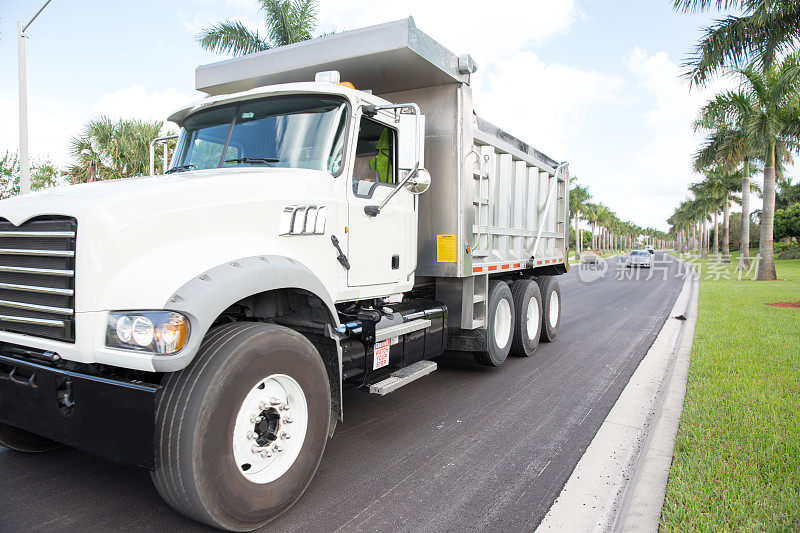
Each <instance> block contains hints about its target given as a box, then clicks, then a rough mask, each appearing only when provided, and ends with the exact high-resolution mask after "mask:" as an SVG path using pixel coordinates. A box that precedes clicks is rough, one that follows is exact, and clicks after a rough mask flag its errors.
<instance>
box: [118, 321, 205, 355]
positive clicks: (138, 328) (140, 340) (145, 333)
mask: <svg viewBox="0 0 800 533" xmlns="http://www.w3.org/2000/svg"><path fill="white" fill-rule="evenodd" d="M188 338H189V321H188V320H187V319H186V317H185V316H183V315H182V314H180V313H175V312H173V311H141V312H134V311H130V312H115V313H109V314H108V323H107V326H106V346H109V347H112V348H123V349H126V350H138V351H141V352H150V353H155V354H162V355H169V354H173V353H175V352H177V351H179V350H180V349H181V348H183V347H184V345H185V344H186V340H187V339H188Z"/></svg>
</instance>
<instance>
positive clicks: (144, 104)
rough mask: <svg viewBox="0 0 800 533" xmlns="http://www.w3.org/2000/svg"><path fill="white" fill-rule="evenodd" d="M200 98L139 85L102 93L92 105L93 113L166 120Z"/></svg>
mask: <svg viewBox="0 0 800 533" xmlns="http://www.w3.org/2000/svg"><path fill="white" fill-rule="evenodd" d="M198 99H199V96H198V95H197V94H196V93H195V94H185V93H182V92H180V91H178V90H177V89H172V88H170V89H167V90H165V91H161V92H158V91H155V92H148V91H147V90H146V89H145V88H144V87H142V86H140V85H137V86H134V87H128V88H126V89H120V90H119V91H114V92H111V93H104V94H102V95H100V99H99V100H98V101H97V103H95V104H94V105H93V106H92V113H93V114H94V115H108V116H110V117H111V118H113V119H120V118H138V119H141V120H166V119H167V117H168V116H169V115H170V114H172V112H173V111H175V110H177V109H178V108H180V107H181V106H184V105H186V104H188V103H190V102H192V101H194V100H198Z"/></svg>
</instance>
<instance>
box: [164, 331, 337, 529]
mask: <svg viewBox="0 0 800 533" xmlns="http://www.w3.org/2000/svg"><path fill="white" fill-rule="evenodd" d="M163 385H164V388H163V391H162V396H161V398H160V401H159V404H158V407H157V411H156V431H157V435H156V468H155V471H154V472H153V473H152V478H153V482H154V483H155V485H156V488H157V489H158V492H159V493H160V494H161V496H162V497H163V498H164V499H165V500H166V501H167V502H168V503H169V504H170V505H172V506H173V507H174V508H175V509H177V510H178V511H180V512H182V513H184V514H186V515H188V516H190V517H191V518H194V519H195V520H198V521H200V522H204V523H206V524H209V525H211V526H214V527H217V528H220V529H226V530H229V531H252V530H253V529H256V528H258V527H261V526H263V525H264V524H266V523H267V522H269V521H270V520H271V519H273V518H275V517H276V516H278V515H279V514H281V513H282V512H283V511H285V510H287V509H288V508H289V507H291V506H292V505H293V504H294V503H295V502H296V501H297V500H298V499H299V498H300V496H301V495H302V494H303V492H305V490H306V488H307V487H308V485H309V483H310V482H311V479H312V478H313V477H314V473H315V472H316V470H317V467H318V466H319V462H320V459H321V458H322V454H323V451H324V450H325V443H326V441H327V437H328V429H329V427H330V417H331V403H330V402H331V395H330V383H329V381H328V375H327V372H326V369H325V365H324V364H323V362H322V359H321V358H320V356H319V353H318V352H317V350H316V348H315V347H314V346H313V345H312V344H311V343H310V342H309V341H308V339H306V338H305V337H303V336H302V335H300V334H299V333H297V332H295V331H293V330H291V329H288V328H285V327H282V326H277V325H274V324H260V323H240V324H231V325H227V326H222V327H220V328H216V329H215V330H212V331H211V332H210V333H209V334H208V336H207V337H206V339H205V340H204V341H203V344H202V346H201V347H200V351H199V353H198V354H197V356H196V357H195V359H194V360H193V361H192V363H191V364H190V365H189V366H188V367H187V368H185V369H184V370H182V371H180V372H176V373H174V374H169V375H168V376H167V377H166V378H165V381H164V384H163ZM251 411H252V412H251ZM279 448H280V449H279Z"/></svg>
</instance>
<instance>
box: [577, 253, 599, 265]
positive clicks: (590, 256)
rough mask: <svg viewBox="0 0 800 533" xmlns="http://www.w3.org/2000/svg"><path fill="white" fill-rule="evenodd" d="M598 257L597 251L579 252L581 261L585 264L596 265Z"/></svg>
mask: <svg viewBox="0 0 800 533" xmlns="http://www.w3.org/2000/svg"><path fill="white" fill-rule="evenodd" d="M599 257H600V255H599V254H598V253H597V252H593V251H591V250H588V251H586V252H583V253H582V254H581V259H583V262H584V263H585V264H587V265H589V264H591V265H596V264H597V262H598V259H599Z"/></svg>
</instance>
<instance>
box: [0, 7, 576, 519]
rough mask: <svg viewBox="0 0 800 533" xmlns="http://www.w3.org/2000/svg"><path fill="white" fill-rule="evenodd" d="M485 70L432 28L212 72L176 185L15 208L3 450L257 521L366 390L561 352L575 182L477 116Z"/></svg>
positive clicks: (311, 462)
mask: <svg viewBox="0 0 800 533" xmlns="http://www.w3.org/2000/svg"><path fill="white" fill-rule="evenodd" d="M475 71H476V66H475V63H474V62H473V60H472V58H471V57H470V56H468V55H464V56H456V55H454V54H453V53H451V52H450V51H449V50H447V49H446V48H445V47H443V46H442V45H441V44H439V43H437V42H436V41H434V40H433V39H431V38H430V37H429V36H428V35H426V34H425V33H423V32H421V31H419V30H418V29H417V28H416V26H415V25H414V21H413V20H412V19H410V18H409V19H407V20H400V21H396V22H391V23H387V24H382V25H378V26H373V27H369V28H363V29H359V30H353V31H348V32H342V33H337V34H333V35H329V36H325V37H321V38H319V39H314V40H311V41H306V42H301V43H296V44H293V45H290V46H285V47H280V48H276V49H272V50H267V51H265V52H259V53H255V54H251V55H247V56H243V57H239V58H235V59H230V60H226V61H221V62H218V63H213V64H210V65H205V66H200V67H198V68H197V70H196V87H197V89H198V90H200V91H202V92H204V93H206V94H207V96H206V97H205V98H204V99H203V100H201V101H199V102H196V103H194V104H191V105H188V106H186V107H184V108H182V109H180V110H178V111H177V112H175V113H174V114H173V115H172V116H171V117H170V120H171V121H172V122H174V123H175V124H177V125H178V126H179V127H180V128H181V131H180V134H179V135H178V138H177V140H176V144H175V147H174V151H173V154H172V158H171V160H170V162H169V163H167V155H166V154H164V163H163V168H164V169H165V171H164V174H163V175H158V176H151V177H144V178H141V179H133V180H120V181H119V182H114V183H103V184H89V185H86V186H81V187H73V188H68V189H65V190H63V191H60V192H58V193H47V192H44V193H41V194H38V195H35V196H30V197H21V198H15V199H10V200H4V201H2V202H0V248H2V249H3V253H2V254H0V258H5V259H0V288H2V290H3V292H4V297H3V299H2V300H0V444H3V445H5V446H8V447H12V448H15V449H18V450H25V451H36V450H39V451H42V450H46V449H49V448H52V447H55V446H57V445H59V444H66V445H69V446H74V447H76V448H80V449H83V450H87V451H89V452H92V453H95V454H99V455H103V456H106V457H110V458H112V459H115V460H118V461H122V462H126V463H130V464H134V465H137V466H141V467H144V468H147V469H150V470H151V471H152V478H153V481H154V483H155V485H156V487H157V489H158V491H159V493H160V494H161V495H162V496H163V497H164V498H165V500H166V501H167V502H169V503H170V505H172V506H173V507H175V508H176V509H178V510H179V511H181V512H183V513H185V514H187V515H188V516H190V517H192V518H194V519H196V520H199V521H202V522H205V523H207V524H210V525H213V526H215V527H219V528H222V529H228V530H232V531H246V530H252V529H255V528H257V527H260V526H261V525H263V524H265V523H266V522H268V521H269V520H271V519H272V518H274V517H275V516H277V515H278V514H280V513H281V512H283V511H284V510H286V509H287V508H288V507H290V506H291V505H292V504H293V503H294V502H295V501H297V499H298V498H299V497H300V496H301V494H302V493H303V492H304V491H305V489H306V487H307V486H308V484H309V483H310V482H311V479H312V478H313V476H314V473H315V471H316V469H317V467H318V465H319V462H320V459H321V457H322V454H323V451H324V449H325V444H326V441H327V439H328V438H329V437H330V436H331V435H332V434H333V432H334V429H335V427H336V424H337V421H339V420H343V413H342V390H343V389H344V388H346V387H363V388H366V389H367V390H369V391H370V392H372V393H374V394H376V395H385V394H388V393H389V392H392V391H395V390H397V389H398V388H400V387H403V386H404V385H407V384H409V383H412V382H414V381H415V380H417V379H419V378H421V377H423V376H426V375H428V374H429V373H431V372H433V371H434V370H436V362H435V358H436V357H437V356H439V355H441V354H442V353H443V352H444V351H445V350H453V351H460V352H471V353H473V354H474V357H475V359H476V360H477V361H478V362H479V363H480V364H482V365H487V366H494V367H496V366H500V365H502V364H503V363H504V362H505V361H506V359H507V357H508V356H509V355H510V354H512V355H516V356H522V357H530V356H532V355H533V354H534V352H535V351H536V348H537V346H538V344H539V342H540V340H543V341H553V340H555V338H556V335H557V333H558V329H559V324H560V320H561V312H562V306H561V289H560V287H559V284H558V278H557V276H558V275H560V274H564V273H565V272H567V270H568V269H569V265H568V263H567V254H566V248H567V245H568V243H567V238H568V235H569V233H568V225H567V220H568V212H567V209H568V205H569V204H568V182H569V171H568V167H567V164H566V163H558V162H556V161H554V160H553V159H551V158H549V157H547V156H546V155H544V154H542V153H541V152H539V151H537V150H535V149H534V148H532V147H531V146H529V145H528V144H526V143H524V142H523V141H521V140H519V139H517V138H515V137H513V136H512V135H510V134H508V133H506V132H505V131H503V130H501V129H499V128H497V127H495V126H493V125H492V124H491V123H489V122H487V121H486V120H484V119H483V118H481V117H479V116H478V115H477V114H476V113H475V107H474V106H473V101H472V90H471V86H470V78H471V76H472V75H473V74H474V73H475ZM172 140H173V139H172V138H159V139H156V140H154V142H153V144H152V145H151V152H150V153H151V165H150V168H151V174H153V173H154V172H155V167H156V165H155V161H154V158H155V154H156V148H157V144H158V143H161V142H166V141H170V142H171V141H172ZM9 258H12V259H13V261H12V259H9ZM98 436H101V437H102V438H100V437H98Z"/></svg>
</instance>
